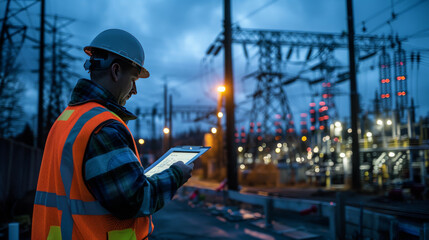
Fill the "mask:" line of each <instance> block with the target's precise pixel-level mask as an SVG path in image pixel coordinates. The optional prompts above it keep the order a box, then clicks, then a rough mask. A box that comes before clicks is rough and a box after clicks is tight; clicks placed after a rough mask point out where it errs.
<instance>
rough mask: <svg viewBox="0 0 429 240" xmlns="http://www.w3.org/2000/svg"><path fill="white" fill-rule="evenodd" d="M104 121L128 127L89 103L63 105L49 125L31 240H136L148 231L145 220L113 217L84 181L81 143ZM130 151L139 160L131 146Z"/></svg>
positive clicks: (148, 219) (149, 223)
mask: <svg viewBox="0 0 429 240" xmlns="http://www.w3.org/2000/svg"><path fill="white" fill-rule="evenodd" d="M110 119H114V120H117V121H119V122H121V123H122V124H123V125H124V126H125V127H126V128H127V129H128V127H127V125H126V124H125V123H124V122H123V121H122V119H120V118H119V117H118V116H116V114H113V113H112V112H110V111H109V110H107V109H106V108H104V107H103V106H102V105H100V104H97V103H93V102H90V103H86V104H83V105H80V106H73V107H68V108H67V109H66V110H65V111H64V112H63V113H62V114H61V115H60V116H59V117H58V119H57V121H56V122H55V123H54V125H53V126H52V129H51V131H50V133H49V136H48V140H47V144H46V148H45V151H44V155H43V160H42V167H41V169H40V174H39V182H38V185H37V192H36V197H35V202H34V213H33V229H32V239H89V238H104V239H105V238H106V237H108V239H124V237H126V239H130V237H132V236H134V239H136V237H137V238H139V239H141V238H144V237H146V236H148V235H149V234H150V233H151V232H152V230H153V224H152V218H151V216H148V217H140V218H136V219H126V220H120V219H117V218H115V217H113V216H112V215H111V213H110V212H109V211H107V210H106V209H105V208H104V207H102V206H101V205H100V203H99V202H98V201H97V200H96V199H94V198H93V196H92V194H90V192H89V190H88V189H87V188H86V185H85V183H84V180H83V176H82V171H81V170H82V164H83V157H84V152H85V148H86V145H87V143H88V141H89V138H90V136H91V134H92V132H93V131H94V130H95V129H96V128H97V127H98V126H99V125H100V124H101V123H103V122H105V121H107V120H110ZM128 131H129V129H128ZM130 135H131V133H130ZM131 136H132V135H131ZM134 152H135V153H136V155H137V158H138V159H139V157H138V153H137V147H136V145H135V143H134ZM139 161H140V159H139ZM58 236H59V238H58ZM121 236H122V237H121Z"/></svg>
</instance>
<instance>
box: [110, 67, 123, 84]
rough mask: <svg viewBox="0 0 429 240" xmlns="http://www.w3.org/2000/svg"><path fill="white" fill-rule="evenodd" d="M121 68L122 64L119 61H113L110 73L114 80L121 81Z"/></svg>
mask: <svg viewBox="0 0 429 240" xmlns="http://www.w3.org/2000/svg"><path fill="white" fill-rule="evenodd" d="M120 70H121V66H120V65H119V63H113V64H112V66H111V67H110V75H111V76H112V79H113V81H114V82H117V81H119V71H120Z"/></svg>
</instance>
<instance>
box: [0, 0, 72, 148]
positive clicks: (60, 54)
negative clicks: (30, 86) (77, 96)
mask: <svg viewBox="0 0 429 240" xmlns="http://www.w3.org/2000/svg"><path fill="white" fill-rule="evenodd" d="M37 3H40V5H41V13H40V22H41V25H40V26H39V27H34V26H27V25H28V24H26V23H25V22H26V21H24V20H22V19H20V16H21V15H22V12H25V11H28V10H29V8H30V7H32V6H33V5H36V4H37ZM20 13H21V14H20ZM27 16H28V17H29V16H30V15H29V14H28V12H27ZM1 20H2V22H1V24H2V28H1V34H0V52H1V55H0V74H1V75H0V78H1V79H0V95H1V91H2V90H3V89H4V88H3V87H2V84H3V83H5V82H6V80H7V78H8V77H9V75H10V74H12V73H14V69H15V68H16V66H17V65H16V59H17V57H18V56H19V53H20V50H21V48H22V46H23V44H24V41H25V40H29V41H31V42H32V43H33V44H36V45H37V46H34V48H37V49H39V52H40V54H39V61H40V63H41V65H40V66H39V69H33V72H39V75H40V76H39V81H40V82H41V83H40V88H41V89H40V91H39V95H41V108H40V109H39V115H40V116H39V119H38V122H40V123H38V124H39V125H40V126H41V127H40V126H38V142H39V143H38V145H39V146H41V142H44V140H43V139H44V138H45V137H46V134H47V133H48V131H49V129H50V127H51V125H52V123H53V122H54V121H55V119H56V118H57V117H58V115H59V114H60V113H61V111H62V109H63V108H64V107H65V105H66V103H65V100H66V97H65V96H67V95H66V94H64V93H65V90H70V89H71V85H70V83H69V80H68V79H70V78H71V77H77V74H75V73H73V72H72V71H71V69H70V67H71V65H70V64H71V63H72V62H73V61H74V60H77V58H76V57H74V56H72V54H70V53H69V50H71V49H72V48H75V47H74V46H72V45H71V44H69V43H67V41H68V40H69V39H70V38H71V37H72V35H71V34H69V33H67V32H66V31H65V30H64V29H65V27H67V26H68V25H70V24H71V23H73V22H74V19H71V18H67V17H61V16H56V15H46V14H45V12H44V0H36V1H19V0H7V1H6V8H5V13H4V17H3V18H2V19H1ZM12 20H13V21H12ZM27 21H31V19H28V20H27ZM42 23H43V24H42ZM28 30H36V31H37V32H39V33H40V35H39V36H31V35H30V34H29V33H28V32H29V31H28ZM45 33H47V34H49V35H46V40H47V41H46V43H45ZM45 66H47V69H46V70H49V72H48V71H45ZM45 78H46V79H47V80H46V81H45ZM44 95H45V96H47V97H43V96H44ZM39 132H40V133H39Z"/></svg>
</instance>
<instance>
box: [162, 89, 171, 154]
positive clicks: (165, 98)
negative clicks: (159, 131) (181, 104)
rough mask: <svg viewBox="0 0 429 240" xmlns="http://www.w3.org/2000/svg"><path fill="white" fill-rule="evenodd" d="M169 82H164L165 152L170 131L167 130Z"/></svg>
mask: <svg viewBox="0 0 429 240" xmlns="http://www.w3.org/2000/svg"><path fill="white" fill-rule="evenodd" d="M167 91H168V90H167V83H165V84H164V129H163V138H162V139H163V141H162V149H163V152H166V151H167V150H168V148H169V146H168V140H169V137H168V134H170V132H165V130H166V129H168V111H167V110H168V92H167ZM168 130H169V129H168Z"/></svg>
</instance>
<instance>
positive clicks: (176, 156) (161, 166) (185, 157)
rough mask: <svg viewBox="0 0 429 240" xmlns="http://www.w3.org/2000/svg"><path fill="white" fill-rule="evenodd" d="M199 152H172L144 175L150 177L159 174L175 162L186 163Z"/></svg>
mask: <svg viewBox="0 0 429 240" xmlns="http://www.w3.org/2000/svg"><path fill="white" fill-rule="evenodd" d="M198 153H199V152H172V153H171V154H170V155H168V156H167V157H166V158H164V159H163V160H162V161H161V162H160V163H158V164H157V165H156V166H154V167H153V168H152V169H150V170H149V171H147V172H146V173H145V175H146V177H150V176H152V175H154V174H157V173H160V172H162V171H164V170H165V169H167V168H169V167H170V166H171V165H173V164H174V163H175V162H178V161H182V162H184V163H187V162H188V161H189V160H191V159H192V158H193V157H195V156H196V155H197V154H198Z"/></svg>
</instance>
